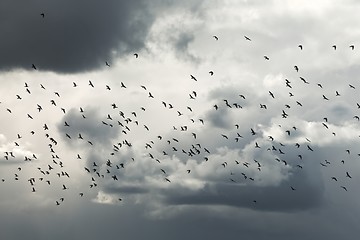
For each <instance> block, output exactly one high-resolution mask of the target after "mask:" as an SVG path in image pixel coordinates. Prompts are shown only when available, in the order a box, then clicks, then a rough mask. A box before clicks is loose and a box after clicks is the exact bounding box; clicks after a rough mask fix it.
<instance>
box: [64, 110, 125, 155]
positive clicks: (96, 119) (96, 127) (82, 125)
mask: <svg viewBox="0 0 360 240" xmlns="http://www.w3.org/2000/svg"><path fill="white" fill-rule="evenodd" d="M83 115H84V116H85V118H84V117H83ZM65 122H66V124H68V125H69V126H65ZM103 122H104V123H106V124H107V125H105V124H104V123H103ZM57 128H58V130H59V131H60V133H61V137H62V138H63V139H64V140H65V141H66V142H67V143H68V144H69V145H70V146H74V147H76V146H79V145H80V146H84V144H87V145H89V144H90V143H88V141H90V142H91V143H93V145H97V144H99V145H100V146H102V147H104V146H108V147H109V149H111V146H112V145H111V141H113V140H114V139H116V138H117V136H118V134H119V131H120V130H121V127H120V126H119V125H118V124H117V123H116V122H110V121H109V120H107V119H106V115H104V117H102V116H101V114H100V112H99V110H98V109H95V108H86V110H85V111H84V113H81V112H80V111H79V110H77V109H75V108H72V109H70V110H69V111H68V112H67V113H66V115H64V117H63V118H62V119H61V121H59V122H58V125H57ZM66 134H68V135H69V136H70V137H71V138H68V137H67V136H66ZM79 134H81V136H82V138H83V139H79Z"/></svg>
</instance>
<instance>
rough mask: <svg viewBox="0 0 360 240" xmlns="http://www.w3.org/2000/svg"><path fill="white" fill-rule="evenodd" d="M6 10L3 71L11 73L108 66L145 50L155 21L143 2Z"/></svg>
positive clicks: (28, 5) (11, 5)
mask: <svg viewBox="0 0 360 240" xmlns="http://www.w3.org/2000/svg"><path fill="white" fill-rule="evenodd" d="M1 6H2V7H1V10H0V15H1V16H2V19H3V21H6V22H7V24H6V25H4V24H2V25H1V27H0V30H1V32H3V36H4V37H3V38H2V39H1V40H0V52H2V54H3V58H2V59H3V60H0V69H2V70H5V71H7V70H10V69H16V68H24V69H31V67H32V64H35V66H36V67H37V68H38V69H39V70H42V71H54V72H59V73H74V72H84V71H91V70H93V69H97V68H100V67H103V66H105V61H108V62H111V61H112V60H113V59H115V58H116V57H119V56H124V55H126V54H129V53H132V52H134V51H138V50H139V49H141V48H142V47H143V46H144V39H145V37H146V35H147V32H148V30H149V27H150V26H151V24H152V22H153V18H154V16H153V15H152V13H151V12H150V10H149V7H148V4H147V3H146V2H145V1H142V0H135V1H114V0H107V1H104V2H100V1H96V0H91V1H82V0H81V1H76V2H74V1H69V0H65V1H60V2H51V3H50V2H48V1H43V0H38V1H36V2H28V1H20V2H16V3H15V2H13V1H3V2H2V3H1ZM20 6H21V7H20ZM41 13H44V14H45V17H44V18H42V16H41V15H40V14H41Z"/></svg>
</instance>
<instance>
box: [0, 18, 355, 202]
mask: <svg viewBox="0 0 360 240" xmlns="http://www.w3.org/2000/svg"><path fill="white" fill-rule="evenodd" d="M41 17H42V18H45V14H44V13H41ZM213 38H214V39H215V40H216V41H219V37H218V36H213ZM244 38H245V40H246V41H249V42H251V41H252V39H251V38H250V37H248V36H244ZM298 48H299V49H300V50H303V46H302V45H298ZM332 48H333V50H337V47H336V45H333V46H332ZM349 48H350V49H351V50H354V48H355V47H354V45H350V46H349ZM134 57H135V58H139V54H138V53H134ZM264 59H265V60H266V61H269V60H270V57H269V56H266V55H264ZM105 66H106V67H110V63H109V62H107V61H106V62H105ZM31 67H32V69H33V70H38V69H41V66H37V65H35V64H32V65H31ZM299 69H300V66H294V70H295V71H296V72H297V73H298V72H299ZM208 74H209V76H210V77H212V76H213V75H214V71H209V72H208ZM188 79H189V81H194V82H198V81H201V80H200V79H198V77H196V74H190V75H189V77H188ZM299 79H300V81H301V82H302V83H303V84H307V85H311V84H312V85H314V83H312V82H311V81H308V80H306V79H305V78H303V77H301V76H299ZM70 84H71V85H70ZM70 84H69V88H86V87H87V88H103V89H105V90H107V91H112V90H113V89H118V86H111V85H105V86H97V84H96V82H92V81H91V80H89V81H88V83H87V86H84V85H81V84H79V83H77V82H72V83H70ZM119 86H120V89H122V90H124V91H127V89H128V88H129V87H127V84H126V82H121V83H120V85H119ZM314 86H316V87H318V88H320V89H322V88H323V87H325V86H323V84H320V83H319V84H316V85H314ZM36 87H39V88H40V89H41V90H42V91H44V93H46V94H49V92H51V91H52V90H48V87H47V86H46V85H45V84H39V86H31V85H30V84H28V83H24V85H23V88H24V91H22V90H19V93H18V94H16V96H14V98H16V99H17V100H19V101H26V99H27V98H29V97H30V96H31V97H34V96H32V92H33V89H34V88H36ZM284 87H285V88H287V89H289V103H287V104H285V105H284V106H283V108H282V109H280V111H279V115H280V116H281V118H283V119H286V118H288V117H289V115H290V113H289V110H290V109H291V108H295V107H303V103H301V102H300V101H298V100H293V99H294V96H295V95H296V94H301V93H300V92H297V93H295V92H296V87H295V86H294V84H293V81H290V80H288V79H285V80H284ZM348 87H349V88H350V89H356V87H355V86H354V85H351V84H349V85H348ZM140 88H141V90H142V91H143V92H144V94H146V95H147V97H148V99H149V100H151V101H154V102H156V101H157V103H158V105H159V106H162V107H163V108H165V109H168V110H170V111H173V112H174V113H173V114H175V115H176V116H177V117H181V118H183V119H185V120H184V121H186V122H188V124H184V125H181V126H172V129H169V131H170V132H171V131H174V132H177V133H180V135H179V134H177V135H176V136H175V135H174V137H170V138H169V137H167V136H162V135H156V139H152V140H150V141H147V142H144V146H143V149H144V152H145V154H144V155H143V156H142V157H143V158H146V159H148V160H149V161H153V162H154V164H157V165H156V166H158V167H157V168H158V174H159V176H160V178H161V179H163V181H164V182H167V183H168V184H172V183H173V181H174V180H173V179H172V176H171V174H172V172H171V171H170V170H169V169H167V168H166V165H163V162H164V161H171V158H172V156H173V155H174V154H179V155H183V156H184V158H187V159H197V160H198V161H201V162H205V163H206V162H211V161H212V156H213V154H215V153H216V152H217V149H211V148H210V147H209V146H205V145H204V144H203V143H201V142H199V133H198V132H196V127H193V125H194V124H195V125H196V124H199V125H206V124H208V123H207V122H206V119H204V118H201V117H199V118H190V117H188V114H190V113H191V114H194V112H193V107H192V106H179V107H175V106H174V105H173V104H172V103H170V102H168V101H164V100H159V98H158V97H157V96H155V95H154V94H153V93H152V92H150V91H149V90H148V88H147V87H146V86H144V85H141V86H139V89H140ZM24 94H25V95H26V96H24ZM186 95H187V97H188V98H189V99H190V100H193V102H196V99H197V98H198V91H197V90H196V89H195V90H191V91H190V93H186ZM47 96H48V95H47ZM268 97H269V98H270V99H273V100H274V101H275V100H276V98H277V93H276V92H273V91H268ZM332 97H341V94H340V93H339V92H338V91H335V92H334V96H326V95H325V94H322V98H323V100H324V101H331V98H332ZM34 98H36V96H35V97H34ZM24 99H25V100H24ZM238 99H239V100H238V102H231V101H230V100H228V99H219V101H218V102H217V103H215V104H214V105H212V106H209V111H214V112H215V114H216V113H217V112H219V109H221V108H226V109H227V110H228V111H237V110H239V109H243V108H246V107H243V103H245V102H246V101H249V100H248V98H247V96H246V95H244V94H241V93H239V95H238ZM49 103H50V106H52V107H56V108H59V110H60V111H61V112H62V113H63V114H64V118H63V119H65V117H66V115H67V114H68V109H66V108H64V107H61V106H60V105H61V104H60V103H61V92H59V91H53V97H51V99H49ZM49 103H47V104H45V103H38V104H37V105H36V106H35V107H36V113H26V117H27V118H28V119H29V121H31V120H34V119H36V118H37V116H36V114H40V113H41V112H43V111H49V112H48V114H51V111H53V109H49V106H48V105H49ZM257 104H258V107H259V109H261V110H262V111H266V110H267V109H268V108H269V106H268V105H267V104H264V103H257ZM45 105H46V107H45ZM0 107H1V109H0V110H1V111H3V110H4V111H5V112H7V113H8V114H14V112H16V106H8V105H7V102H6V100H2V102H1V105H0ZM31 108H32V106H29V111H30V109H31ZM354 108H356V109H357V108H360V104H359V103H354ZM77 109H78V112H77V114H78V116H79V118H77V119H75V120H76V121H79V122H80V124H81V121H84V122H85V121H90V120H89V116H88V115H87V110H86V108H85V107H83V106H78V107H77ZM145 111H147V109H146V108H145V107H140V108H139V109H138V110H134V111H131V112H123V111H122V110H120V107H119V106H118V104H117V103H112V104H111V106H109V113H108V114H107V115H106V116H104V118H103V119H102V120H101V121H99V122H98V125H97V127H98V128H106V127H108V128H113V129H117V130H116V131H119V133H120V134H119V135H120V139H119V141H117V142H116V143H112V144H111V145H109V146H107V151H108V153H107V154H108V156H107V157H105V158H106V160H102V161H99V162H96V161H94V162H91V163H90V162H89V161H86V163H85V166H84V167H83V171H84V173H85V174H86V175H88V179H89V185H88V186H89V187H88V188H89V189H87V190H86V189H85V190H84V191H79V192H78V195H79V197H83V196H84V195H86V194H87V192H86V191H92V190H93V191H97V190H96V189H98V188H97V187H98V186H99V184H102V181H103V179H106V180H112V181H121V176H122V174H120V172H121V171H126V169H127V166H128V165H129V164H132V163H133V162H135V161H137V159H136V157H131V158H130V159H128V160H124V159H123V158H119V157H118V156H119V155H121V152H122V151H126V149H127V148H132V147H133V143H132V141H131V140H129V139H130V138H128V136H130V135H131V133H132V131H133V129H134V128H138V129H142V131H150V127H149V125H148V124H147V123H146V122H145V121H146V119H144V118H142V117H141V115H142V112H145ZM2 114H4V113H2ZM218 114H221V113H220V112H219V113H218ZM16 117H18V118H20V117H21V116H16ZM93 120H94V119H93ZM354 120H357V121H359V116H354ZM39 124H40V123H39ZM61 125H62V126H61V127H60V128H59V129H58V130H59V132H60V134H62V135H61V136H60V137H59V135H57V134H58V133H56V131H55V130H56V129H55V128H56V126H51V125H50V124H49V123H41V127H42V132H38V131H35V130H31V129H30V130H29V132H28V133H27V132H21V133H18V134H17V135H16V140H15V141H14V142H13V144H14V146H13V147H12V148H11V149H12V150H11V149H9V150H7V151H5V152H4V153H3V154H4V155H3V159H2V160H1V161H5V162H11V161H14V159H17V158H18V156H16V152H17V151H16V149H17V148H21V147H22V142H23V138H24V136H25V135H26V137H28V138H30V137H32V138H31V139H32V140H31V141H36V140H37V139H39V138H41V137H42V136H45V138H44V139H45V140H46V141H47V148H48V152H49V154H50V156H51V159H46V158H44V159H40V158H39V159H38V156H37V155H36V154H35V153H32V154H29V155H26V156H24V159H23V161H25V162H28V163H29V164H30V165H31V166H35V169H36V171H35V172H33V176H31V177H30V178H28V179H23V178H22V174H21V173H22V164H23V163H19V162H17V163H16V164H17V165H18V166H16V169H15V173H14V177H13V178H11V179H5V178H2V179H1V181H2V182H4V183H5V182H7V181H21V180H22V181H27V182H28V185H29V188H30V191H31V192H34V193H36V192H38V186H40V185H41V184H43V185H46V186H49V187H50V186H52V185H53V181H54V180H55V179H60V180H55V181H57V188H58V190H59V191H60V192H61V191H67V190H68V189H69V188H71V187H69V186H68V185H67V183H66V179H69V178H70V177H71V176H72V174H71V172H70V171H71V166H69V167H67V168H66V165H67V164H69V165H71V161H67V160H66V161H65V160H63V159H62V157H61V156H62V154H61V150H60V151H59V145H60V146H61V144H62V143H61V141H66V142H67V143H68V144H70V145H71V144H72V143H73V142H76V141H81V142H82V143H83V144H85V145H87V146H88V147H89V148H91V147H95V146H96V145H97V144H99V143H98V142H96V141H94V140H93V139H90V138H89V135H88V134H86V133H82V132H76V129H73V127H72V126H73V125H74V122H70V121H69V120H66V121H64V122H63V123H61ZM77 125H78V123H77ZM190 125H191V126H190ZM322 125H323V126H324V128H325V129H328V130H329V131H330V127H329V123H328V118H327V117H324V118H323V121H322ZM240 129H241V128H240V125H239V124H235V125H234V128H233V129H231V130H229V132H228V133H221V134H220V135H219V139H218V140H219V141H220V139H222V140H225V141H229V142H230V141H231V142H236V143H239V142H241V141H245V140H244V139H246V138H253V139H259V138H260V139H263V140H264V141H266V142H267V143H268V144H270V147H268V148H267V149H266V151H269V152H271V153H272V154H273V156H274V159H273V160H274V161H276V162H277V163H278V164H282V165H285V166H287V165H291V166H293V167H295V168H296V169H298V170H299V171H301V170H302V169H303V167H304V164H305V161H304V158H305V155H306V154H304V152H305V151H306V152H307V153H311V152H314V151H316V147H314V146H313V145H312V141H311V139H309V138H305V140H306V141H304V142H302V143H295V144H294V145H293V146H288V145H286V144H283V143H281V142H279V141H277V140H276V139H275V137H274V136H265V135H264V134H263V132H262V131H261V130H258V129H257V128H256V125H255V124H254V127H252V128H250V129H246V130H243V129H242V130H241V131H240ZM296 131H299V128H298V127H297V126H293V127H292V128H290V129H286V130H284V133H285V134H286V135H287V136H289V137H290V136H291V135H292V134H293V133H294V132H296ZM234 132H235V133H236V134H235V135H234V134H233V133H234ZM29 134H30V135H29ZM181 134H182V135H181ZM200 134H206V133H200ZM331 134H332V135H333V136H336V133H335V132H331ZM182 136H184V138H186V139H189V138H188V137H190V139H191V141H188V140H186V141H185V140H182ZM27 140H28V141H29V139H27ZM214 141H217V140H216V139H214ZM163 143H165V144H163ZM264 145H266V146H267V144H261V142H259V141H256V142H255V144H254V148H255V150H257V149H263V148H264ZM159 146H161V147H162V151H160V152H159V151H158V149H159ZM184 146H185V147H184ZM124 149H125V150H124ZM294 149H295V150H294ZM290 151H291V152H293V151H297V156H296V157H295V158H294V157H293V156H291V157H288V155H289V153H288V152H290ZM344 153H346V154H347V155H351V154H352V153H351V152H350V149H344ZM358 155H359V154H358ZM287 157H288V158H290V159H292V160H286V159H287ZM74 159H77V160H82V159H86V156H82V155H81V154H80V153H76V154H75V155H74ZM119 159H120V160H119ZM267 161H269V160H268V159H266V160H265V159H253V160H252V161H249V160H243V159H224V160H223V161H222V162H221V163H219V165H218V167H219V168H221V169H224V170H228V171H229V177H228V179H224V181H226V182H228V183H229V184H238V183H244V182H249V184H251V182H254V181H258V178H257V175H256V174H252V173H251V172H249V171H247V170H246V169H249V168H253V169H256V171H257V174H261V171H262V169H263V167H264V166H266V164H267ZM40 163H41V166H40ZM319 164H320V165H321V166H322V167H328V166H330V165H331V164H333V163H332V162H331V161H329V160H325V159H324V160H323V161H320V162H319ZM341 164H342V165H343V166H344V168H345V167H346V164H345V160H341ZM64 169H66V170H64ZM192 171H193V169H191V168H188V169H186V172H185V173H186V174H189V175H190V174H192V173H193V172H192ZM238 173H240V174H238ZM0 177H1V176H0ZM339 177H340V176H332V177H331V180H332V181H334V182H339V181H340V180H339ZM343 177H344V178H345V180H344V179H342V183H341V184H339V187H340V188H342V189H343V190H344V191H348V188H347V187H346V179H351V178H352V176H351V173H350V172H349V170H348V169H344V170H343ZM177 181H178V179H177ZM288 188H289V190H290V191H296V190H297V188H298V187H297V186H294V185H289V186H288ZM94 189H95V190H94ZM60 195H61V194H60ZM118 200H119V201H121V200H122V198H118ZM64 201H65V198H64V197H63V196H60V197H59V198H57V199H55V204H56V205H61V204H62V203H63V202H64ZM253 202H254V203H258V199H254V200H253Z"/></svg>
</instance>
